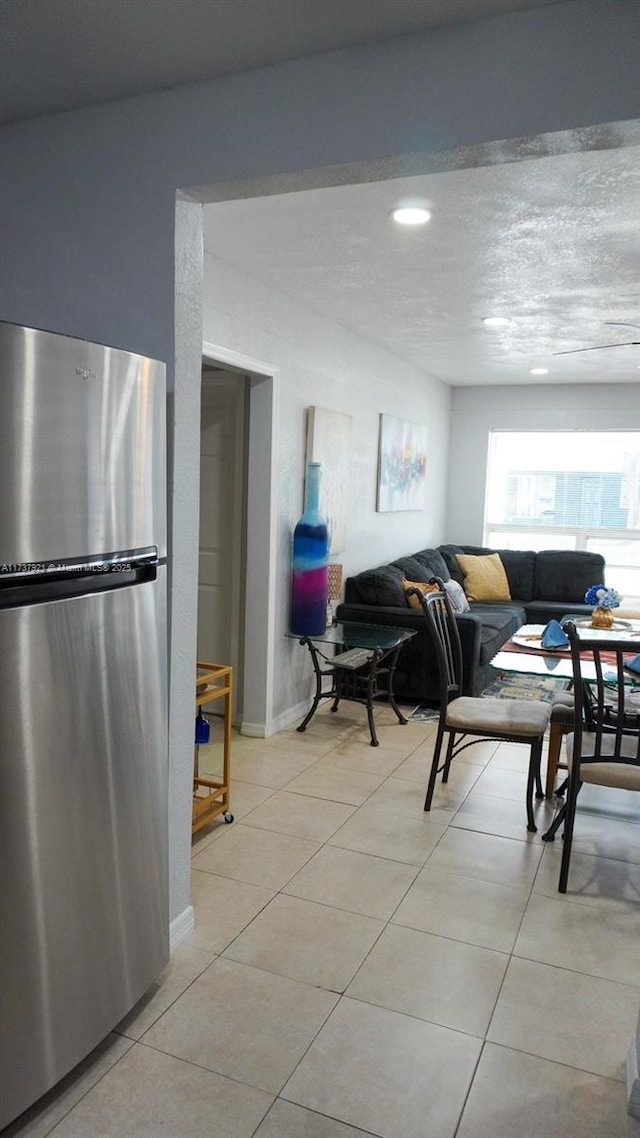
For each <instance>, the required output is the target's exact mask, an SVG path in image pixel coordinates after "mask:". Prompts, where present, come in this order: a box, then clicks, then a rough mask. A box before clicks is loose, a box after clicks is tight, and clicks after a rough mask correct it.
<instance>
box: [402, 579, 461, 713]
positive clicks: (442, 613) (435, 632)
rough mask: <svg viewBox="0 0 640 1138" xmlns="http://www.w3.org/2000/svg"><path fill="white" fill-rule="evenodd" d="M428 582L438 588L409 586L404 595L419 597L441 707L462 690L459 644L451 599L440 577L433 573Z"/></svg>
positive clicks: (458, 634)
mask: <svg viewBox="0 0 640 1138" xmlns="http://www.w3.org/2000/svg"><path fill="white" fill-rule="evenodd" d="M429 584H430V585H435V586H437V591H435V592H431V593H426V594H425V593H423V592H422V591H421V590H420V589H415V588H414V589H408V590H407V595H409V594H413V595H414V596H417V597H418V599H419V601H420V604H421V606H422V610H423V612H424V614H425V616H426V618H427V620H428V622H429V626H430V628H431V634H432V637H433V643H434V647H435V651H436V655H437V658H438V673H439V677H440V707H441V708H444V707H446V705H447V704H448V703H450V702H451V700H452V699H457V697H458V696H459V695H461V694H462V683H463V675H462V645H461V643H460V633H459V632H458V625H457V624H456V618H455V616H454V613H453V609H452V608H451V602H450V601H449V597H448V594H447V592H446V590H445V588H444V585H443V583H442V581H441V579H440V578H439V577H432V578H431V580H430V582H429Z"/></svg>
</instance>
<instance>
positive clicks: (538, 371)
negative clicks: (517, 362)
mask: <svg viewBox="0 0 640 1138" xmlns="http://www.w3.org/2000/svg"><path fill="white" fill-rule="evenodd" d="M548 374H549V368H548V367H532V368H531V369H530V371H529V375H548Z"/></svg>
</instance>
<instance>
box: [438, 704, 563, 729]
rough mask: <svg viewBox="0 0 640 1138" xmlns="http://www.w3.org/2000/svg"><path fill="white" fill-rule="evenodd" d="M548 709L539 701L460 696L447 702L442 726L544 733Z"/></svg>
mask: <svg viewBox="0 0 640 1138" xmlns="http://www.w3.org/2000/svg"><path fill="white" fill-rule="evenodd" d="M550 714H551V708H550V706H549V704H548V703H544V702H543V701H542V700H540V701H538V700H529V699H479V698H476V697H474V696H460V697H459V698H458V699H452V700H451V703H449V704H448V705H447V711H446V720H445V722H446V725H447V727H452V728H454V730H456V731H466V732H469V733H471V734H473V732H474V731H483V732H485V731H486V732H487V734H491V733H492V732H495V734H496V735H509V734H511V735H527V736H531V737H533V738H535V737H536V736H537V735H544V733H545V731H546V729H547V725H548V723H549V716H550Z"/></svg>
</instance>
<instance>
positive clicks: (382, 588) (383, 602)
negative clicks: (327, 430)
mask: <svg viewBox="0 0 640 1138" xmlns="http://www.w3.org/2000/svg"><path fill="white" fill-rule="evenodd" d="M457 553H466V554H471V555H482V554H486V553H499V554H500V558H501V560H502V563H503V565H504V569H505V572H506V575H507V580H508V582H509V591H510V593H511V598H512V599H511V600H510V601H499V602H495V601H494V602H471V606H470V611H469V612H465V613H459V614H457V616H456V620H457V624H458V629H459V631H460V639H461V642H462V654H463V662H464V677H465V681H464V691H465V694H466V695H479V694H480V692H481V691H483V689H484V688H485V687H486V686H487V685H488V684H489V683H491V680H492V679H494V678H495V672H494V671H493V669H492V668H491V666H490V661H491V660H492V658H493V657H494V656H495V654H496V652H498V651H499V650H500V648H501V647H502V645H503V644H504V643H505V642H506V641H507V640H508V639H509V637H510V636H512V635H513V633H514V632H517V630H518V628H520V626H521V625H523V624H546V623H547V621H549V620H551V619H552V618H556V619H559V618H560V617H561V616H564V615H565V614H567V613H570V612H571V613H582V614H585V615H586V614H588V613H590V612H591V606H589V605H586V604H585V603H584V594H585V592H586V590H587V589H588V587H589V586H590V585H595V584H599V583H600V582H604V579H605V577H604V571H605V564H604V558H603V557H601V556H600V554H597V553H583V552H573V551H568V550H553V549H551V550H543V551H542V552H540V553H534V552H533V551H530V550H510V549H485V548H481V547H479V546H472V545H440V546H438V547H437V549H423V550H420V551H419V552H418V553H414V554H411V555H410V556H409V557H400V558H398V559H397V560H396V561H392V562H390V563H389V564H388V565H379V566H377V568H375V569H365V570H364V571H363V572H361V573H358V574H357V576H355V577H348V578H347V580H346V583H345V598H344V602H343V603H342V604H341V605H339V607H338V609H337V614H336V615H337V618H338V620H340V621H363V622H364V623H366V624H378V625H393V626H395V627H398V628H415V629H416V631H417V636H414V637H412V639H411V640H409V641H407V643H406V644H405V645H404V646H403V648H402V650H401V652H400V655H399V657H398V664H397V668H396V674H395V683H394V687H395V693H396V695H397V697H398V698H399V699H401V700H404V701H409V702H412V701H415V703H424V704H432V705H436V704H437V702H438V698H439V687H438V674H437V665H436V657H435V652H434V649H433V644H432V641H431V634H430V632H429V628H428V626H427V620H426V617H425V616H424V614H423V613H422V612H421V611H416V610H414V609H412V608H411V607H410V606H409V604H408V602H407V599H406V597H405V594H404V589H403V585H402V582H403V579H407V580H409V581H423V582H427V581H429V580H430V578H431V577H434V576H435V577H441V578H442V580H444V581H447V580H450V579H454V580H456V581H458V582H459V583H460V584H463V583H464V575H463V573H462V571H461V569H460V567H459V565H458V562H457V560H456V554H457Z"/></svg>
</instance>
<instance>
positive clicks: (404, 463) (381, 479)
mask: <svg viewBox="0 0 640 1138" xmlns="http://www.w3.org/2000/svg"><path fill="white" fill-rule="evenodd" d="M426 452H427V428H426V427H424V426H421V425H420V424H419V423H410V422H408V421H407V420H406V419H398V418H396V416H395V415H381V416H380V449H379V455H378V502H377V506H376V508H377V510H378V512H379V513H383V512H384V511H387V510H423V509H424V507H425V502H426V489H427V457H426Z"/></svg>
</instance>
